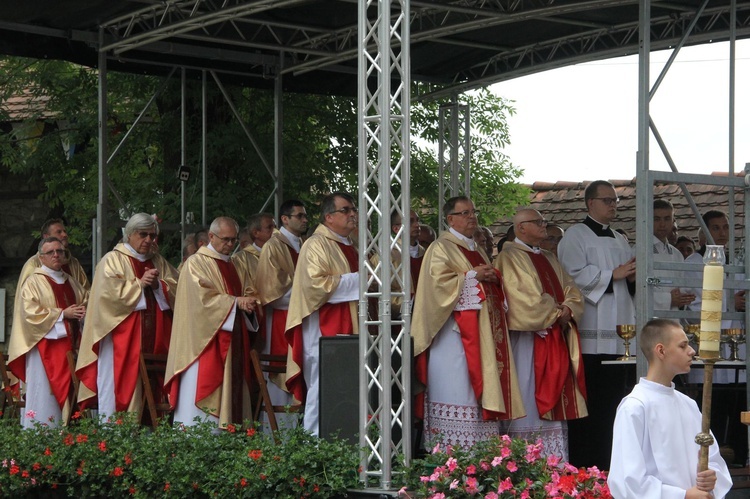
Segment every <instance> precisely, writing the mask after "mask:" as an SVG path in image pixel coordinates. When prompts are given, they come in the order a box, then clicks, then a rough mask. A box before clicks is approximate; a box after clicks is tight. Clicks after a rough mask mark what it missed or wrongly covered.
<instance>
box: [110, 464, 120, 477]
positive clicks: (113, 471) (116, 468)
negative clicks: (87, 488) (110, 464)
mask: <svg viewBox="0 0 750 499" xmlns="http://www.w3.org/2000/svg"><path fill="white" fill-rule="evenodd" d="M110 474H111V475H112V476H122V468H120V467H119V466H117V467H115V469H113V470H112V473H110Z"/></svg>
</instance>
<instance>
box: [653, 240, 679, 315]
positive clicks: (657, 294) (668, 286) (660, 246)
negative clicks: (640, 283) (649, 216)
mask: <svg viewBox="0 0 750 499" xmlns="http://www.w3.org/2000/svg"><path fill="white" fill-rule="evenodd" d="M653 237H654V240H653V244H654V262H666V263H682V262H684V261H685V258H684V257H683V256H682V253H680V250H678V249H677V248H675V247H674V246H672V245H671V244H669V243H668V242H667V243H665V242H663V241H660V240H659V238H657V237H656V236H653ZM654 274H655V275H656V277H658V278H659V281H660V282H659V284H658V285H656V286H654V311H657V310H677V307H673V306H672V290H673V289H674V288H676V287H677V286H675V285H674V284H673V283H674V281H673V279H674V277H676V276H677V275H678V274H679V272H678V271H676V270H657V271H655V272H654ZM657 315H658V314H657Z"/></svg>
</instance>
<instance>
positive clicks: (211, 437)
mask: <svg viewBox="0 0 750 499" xmlns="http://www.w3.org/2000/svg"><path fill="white" fill-rule="evenodd" d="M214 428H215V427H214V426H212V425H208V424H201V425H198V426H194V427H189V428H184V427H183V428H172V427H171V426H170V425H168V424H166V423H164V424H161V425H160V426H159V427H158V428H157V429H156V430H151V429H150V428H145V427H141V426H140V425H138V424H136V423H135V422H134V421H132V420H130V419H128V418H127V417H123V418H118V419H116V420H115V421H114V422H109V423H102V424H100V423H98V422H95V421H93V420H90V419H77V420H74V421H73V423H72V424H71V425H70V426H69V427H67V428H58V429H50V428H48V427H46V426H38V427H37V428H35V429H31V430H22V429H21V428H20V426H19V425H18V422H17V421H15V420H13V421H11V420H7V419H6V420H2V421H0V463H1V464H0V466H2V467H1V468H0V496H2V497H50V496H58V497H62V496H66V495H67V496H68V497H131V496H134V497H148V498H152V497H168V496H171V497H184V496H191V497H252V498H277V497H310V498H315V497H320V498H323V497H331V496H334V495H337V494H342V493H345V491H346V489H347V488H351V487H357V485H358V478H359V477H358V475H357V472H356V470H357V467H358V466H359V450H358V449H357V448H356V447H355V446H352V445H350V444H347V443H345V442H343V441H334V442H329V441H326V440H319V439H317V438H315V437H312V436H311V435H309V434H307V433H305V432H304V430H302V429H293V430H285V431H284V433H283V437H282V438H283V443H282V444H278V445H277V444H276V443H274V441H273V439H272V438H271V437H270V436H268V435H266V434H264V433H263V432H262V431H256V430H255V429H254V428H252V427H251V428H249V429H247V430H239V429H238V428H235V427H232V426H230V427H229V429H228V430H227V431H221V432H219V433H218V434H213V433H212V430H214Z"/></svg>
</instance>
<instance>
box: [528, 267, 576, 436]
mask: <svg viewBox="0 0 750 499" xmlns="http://www.w3.org/2000/svg"><path fill="white" fill-rule="evenodd" d="M527 254H528V255H529V257H530V258H531V262H532V263H533V264H534V268H535V269H536V271H537V274H538V275H539V280H540V281H541V283H542V289H543V290H544V292H545V293H547V294H549V295H550V296H552V297H554V298H555V301H557V303H558V304H561V303H563V302H564V301H565V293H564V292H563V289H562V286H561V284H560V280H559V279H558V278H557V274H555V270H554V269H553V268H552V266H551V265H550V263H549V260H547V257H545V256H544V255H542V254H536V253H527ZM547 333H548V334H547V337H546V338H541V337H540V336H539V335H535V336H534V375H535V377H536V390H535V392H536V406H537V409H538V410H539V415H540V416H544V415H545V414H547V413H548V412H550V411H552V413H551V418H550V419H551V420H553V421H562V420H567V419H576V418H579V417H581V415H580V413H579V411H578V407H577V405H576V403H575V401H576V396H575V387H576V385H578V388H579V390H580V391H581V394H582V395H583V397H584V398H586V379H585V376H584V373H583V359H582V357H581V349H580V348H577V349H572V350H571V349H569V348H568V340H566V335H571V334H572V335H573V338H570V339H571V340H572V341H576V343H577V334H578V333H577V331H576V330H575V329H573V328H569V329H568V331H563V330H562V327H560V324H558V323H557V322H555V323H554V324H552V326H550V327H549V328H547ZM574 351H575V352H576V354H577V355H578V366H579V369H578V370H577V371H578V372H575V373H574V372H573V363H572V362H571V359H570V356H571V355H573V352H574Z"/></svg>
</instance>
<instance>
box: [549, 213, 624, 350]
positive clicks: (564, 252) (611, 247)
mask: <svg viewBox="0 0 750 499" xmlns="http://www.w3.org/2000/svg"><path fill="white" fill-rule="evenodd" d="M605 227H606V226H605ZM614 236H615V237H599V236H597V235H596V234H595V233H594V232H593V231H592V230H591V229H590V228H589V227H588V226H587V225H586V224H583V223H579V224H576V225H574V226H573V227H571V228H570V229H568V230H567V231H566V232H565V236H563V238H562V240H561V241H560V245H559V246H558V248H557V254H558V257H559V259H560V263H561V264H562V266H563V269H565V271H566V272H567V273H568V274H570V276H571V277H572V278H573V280H574V281H575V283H576V285H577V286H578V288H579V289H580V290H581V293H582V294H583V296H584V298H585V299H586V300H585V305H584V311H583V318H582V319H581V321H580V322H579V324H578V330H579V332H580V333H581V351H582V352H583V353H584V354H621V353H624V346H623V341H622V340H621V339H620V338H619V337H618V336H617V333H616V326H617V325H618V324H635V305H634V304H633V298H632V296H630V292H629V291H628V286H627V283H626V281H625V279H620V280H617V281H615V282H614V283H613V292H612V293H605V291H606V290H607V288H608V287H609V283H610V281H611V280H612V271H613V270H614V269H615V268H617V267H619V266H620V265H622V264H623V263H625V262H627V261H628V260H630V259H631V258H633V249H632V248H631V247H630V246H629V245H628V243H627V242H626V241H625V238H624V237H622V235H621V234H619V233H617V232H615V233H614ZM630 344H631V347H630V348H631V352H632V351H633V350H634V349H635V350H636V351H637V345H636V340H635V339H633V340H631V342H630Z"/></svg>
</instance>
